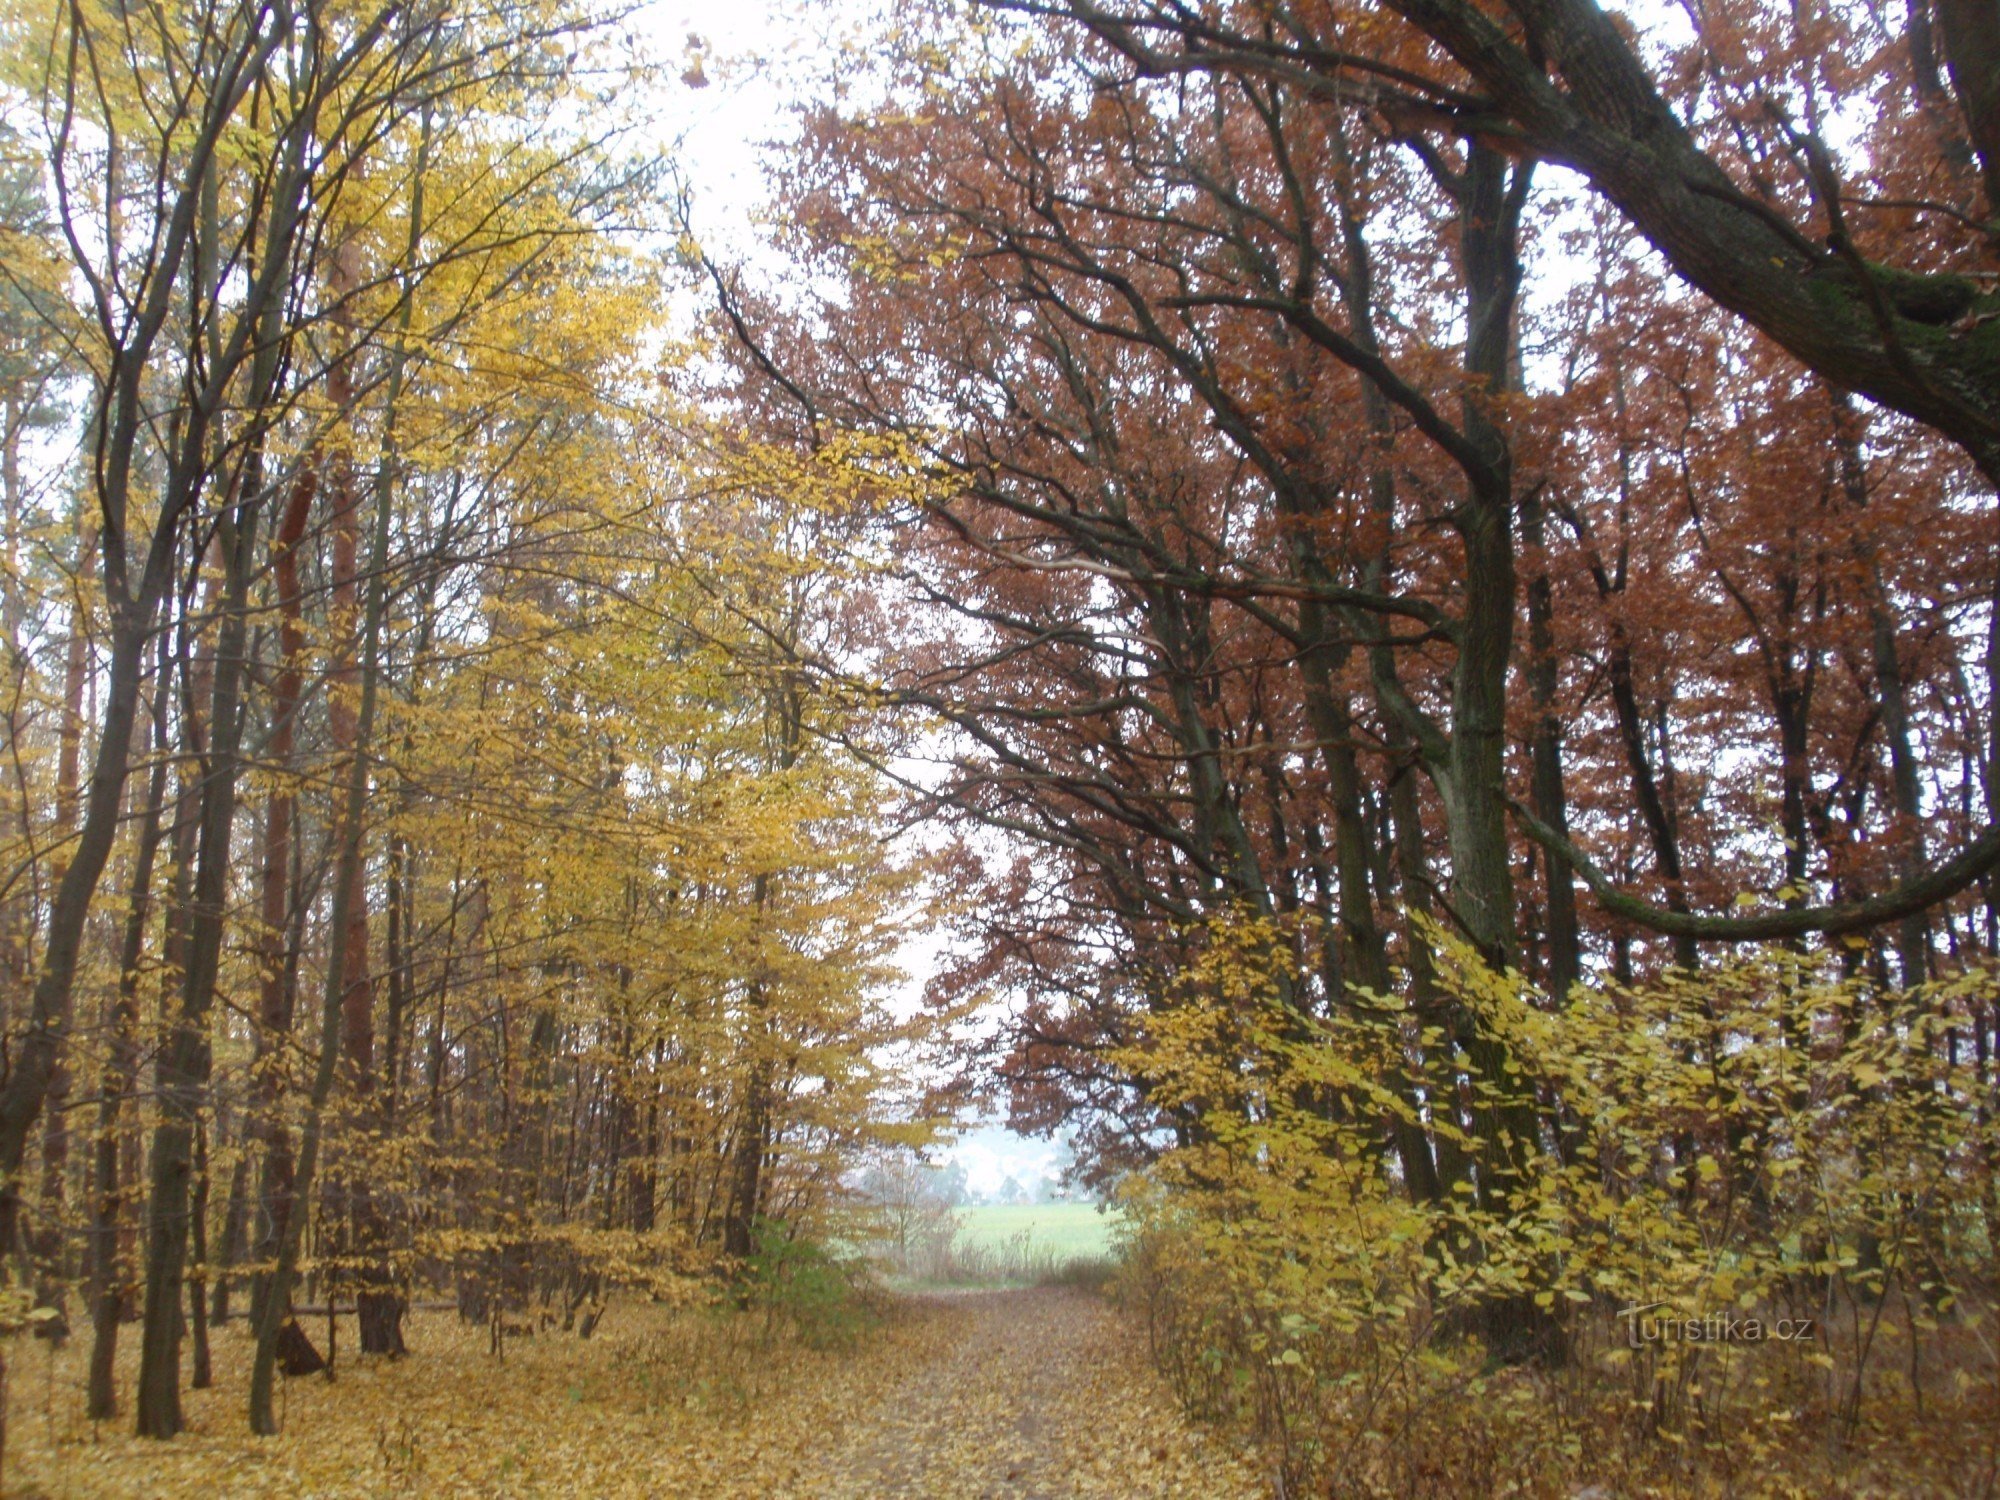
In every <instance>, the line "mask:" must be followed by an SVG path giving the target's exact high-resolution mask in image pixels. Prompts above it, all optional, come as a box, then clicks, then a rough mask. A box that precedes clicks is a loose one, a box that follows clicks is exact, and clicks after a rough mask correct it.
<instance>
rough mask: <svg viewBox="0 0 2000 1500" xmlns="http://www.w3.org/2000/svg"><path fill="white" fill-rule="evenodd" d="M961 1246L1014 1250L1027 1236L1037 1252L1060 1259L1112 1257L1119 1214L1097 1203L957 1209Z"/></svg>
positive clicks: (1028, 1243)
mask: <svg viewBox="0 0 2000 1500" xmlns="http://www.w3.org/2000/svg"><path fill="white" fill-rule="evenodd" d="M953 1216H954V1217H955V1218H956V1219H957V1220H958V1222H959V1226H960V1228H959V1233H958V1239H959V1243H960V1244H962V1245H965V1246H967V1247H968V1248H978V1249H982V1250H999V1249H1003V1248H1012V1247H1014V1246H1015V1245H1016V1244H1018V1243H1019V1242H1020V1241H1021V1240H1022V1239H1023V1238H1024V1237H1025V1239H1026V1242H1027V1248H1028V1249H1029V1250H1030V1251H1031V1252H1035V1253H1040V1254H1046V1255H1051V1256H1054V1257H1055V1258H1056V1259H1058V1260H1085V1259H1090V1258H1094V1257H1097V1256H1104V1255H1109V1254H1110V1253H1111V1236H1112V1234H1113V1233H1114V1232H1115V1231H1116V1229H1117V1227H1118V1210H1116V1209H1111V1210H1108V1211H1106V1212H1104V1213H1099V1212H1098V1210H1097V1205H1096V1204H1094V1203H1020V1204H1012V1203H1009V1204H991V1205H986V1204H982V1205H978V1206H975V1207H969V1208H960V1209H955V1210H953Z"/></svg>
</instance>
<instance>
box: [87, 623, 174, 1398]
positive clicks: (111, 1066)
mask: <svg viewBox="0 0 2000 1500" xmlns="http://www.w3.org/2000/svg"><path fill="white" fill-rule="evenodd" d="M171 660H172V656H171V653H170V650H169V647H168V643H167V637H166V636H165V635H162V636H161V638H160V649H159V656H158V662H159V669H158V672H157V674H156V676H155V681H154V687H153V713H152V715H151V716H150V717H149V719H148V720H147V727H148V730H149V731H150V734H149V735H148V736H142V738H141V740H140V742H139V746H138V751H139V755H140V756H141V757H143V756H145V755H146V754H147V753H149V752H150V753H151V754H152V755H153V756H154V757H155V759H154V761H153V770H152V775H151V776H150V777H149V778H148V782H147V788H146V795H145V808H144V811H143V812H142V813H141V815H140V823H139V843H138V850H137V852H136V854H135V856H134V858H133V862H132V887H131V894H130V896H129V897H128V905H127V911H126V918H125V939H124V944H123V947H122V949H121V950H120V953H119V958H118V992H117V998H116V999H115V1000H114V1001H113V1004H112V1010H111V1027H110V1030H111V1052H110V1056H109V1057H108V1059H107V1060H106V1062H105V1067H104V1079H103V1086H102V1091H101V1093H100V1096H99V1099H98V1106H97V1140H96V1152H95V1161H94V1164H93V1166H94V1171H93V1179H92V1187H93V1192H92V1201H91V1229H90V1320H91V1342H90V1374H89V1390H88V1396H87V1407H88V1410H89V1414H90V1417H91V1419H92V1420H93V1421H102V1420H104V1419H106V1418H109V1417H115V1416H117V1415H118V1386H117V1378H116V1374H115V1369H116V1360H117V1356H118V1323H119V1320H120V1318H121V1317H122V1316H123V1314H124V1310H125V1301H126V1293H125V1287H124V1284H123V1283H124V1275H125V1269H126V1268H125V1265H124V1260H125V1257H124V1255H122V1254H121V1253H120V1251H121V1246H120V1243H119V1241H120V1235H119V1227H120V1223H121V1220H122V1219H123V1218H124V1212H123V1210H124V1206H125V1195H124V1193H123V1192H122V1191H121V1190H120V1189H121V1178H122V1173H121V1172H120V1170H119V1160H118V1157H119V1145H120V1137H121V1134H122V1132H121V1129H120V1123H119V1122H120V1117H121V1115H122V1114H124V1113H125V1111H126V1110H127V1109H128V1108H129V1105H130V1101H131V1096H132V1086H133V1084H134V1082H135V1081H136V1080H137V1078H138V1072H139V969H140V964H141V961H142V960H143V958H144V956H145V951H146V927H147V925H148V923H149V921H150V919H151V915H152V904H153V903H152V895H153V892H152V887H153V864H154V861H155V859H156V858H157V857H158V854H159V847H160V815H161V812H162V810H163V808H164V807H165V805H166V795H167V757H166V753H165V751H166V740H167V725H166V684H167V673H168V667H169V664H170V662H171ZM148 738H150V741H151V743H150V745H148V744H147V742H146V741H147V739H148Z"/></svg>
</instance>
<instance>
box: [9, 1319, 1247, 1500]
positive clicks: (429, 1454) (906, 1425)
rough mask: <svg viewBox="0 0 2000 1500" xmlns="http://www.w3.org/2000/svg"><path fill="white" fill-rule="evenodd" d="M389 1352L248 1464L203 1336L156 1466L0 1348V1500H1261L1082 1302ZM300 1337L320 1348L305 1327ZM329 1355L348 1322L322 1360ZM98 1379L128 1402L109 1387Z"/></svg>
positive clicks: (34, 1358) (236, 1399)
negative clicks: (818, 1344)
mask: <svg viewBox="0 0 2000 1500" xmlns="http://www.w3.org/2000/svg"><path fill="white" fill-rule="evenodd" d="M408 1328H409V1335H410V1345H411V1348H412V1349H413V1350H414V1351H415V1353H414V1354H413V1356H412V1357H411V1358H409V1359H405V1360H398V1361H394V1362H389V1361H382V1360H373V1359H369V1360H363V1359H358V1358H355V1357H353V1356H352V1355H350V1354H347V1353H343V1354H342V1355H341V1356H340V1358H339V1360H338V1362H337V1368H336V1378H335V1379H334V1380H333V1381H332V1382H330V1383H329V1382H328V1381H326V1380H325V1379H323V1378H322V1377H319V1376H310V1377H306V1378H304V1379H301V1380H296V1381H292V1382H290V1383H289V1389H288V1390H287V1391H286V1393H285V1419H286V1425H285V1432H284V1435H283V1436H281V1437H279V1438H276V1439H271V1440H264V1441H259V1440H257V1439H254V1438H251V1437H249V1436H248V1435H247V1433H246V1432H245V1429H244V1419H243V1411H244V1390H245V1385H246V1381H247V1377H248V1366H249V1344H248V1340H247V1337H246V1336H245V1334H244V1332H243V1325H242V1324H241V1323H234V1324H231V1325H229V1326H227V1327H226V1328H223V1329H218V1330H217V1331H216V1334H215V1368H216V1381H215V1385H214V1386H213V1387H212V1388H211V1389H209V1390H206V1391H190V1392H188V1393H187V1396H186V1403H187V1405H186V1411H187V1416H188V1431H187V1432H186V1433H184V1434H183V1435H182V1436H181V1437H180V1438H179V1439H177V1440H175V1441H174V1442H171V1443H164V1444H162V1443H155V1442H149V1441H145V1440H142V1439H139V1438H136V1437H133V1436H132V1435H131V1433H130V1428H129V1425H128V1423H127V1422H126V1421H125V1420H123V1419H121V1420H119V1421H117V1422H111V1423H104V1424H100V1425H97V1426H95V1427H94V1426H93V1425H92V1424H91V1423H89V1422H87V1421H86V1420H84V1418H83V1416H82V1412H83V1400H82V1389H81V1382H82V1378H83V1367H84V1360H85V1357H86V1350H85V1341H84V1340H81V1339H79V1340H74V1341H72V1342H71V1344H70V1345H69V1346H68V1347H67V1348H66V1349H64V1350H63V1351H62V1352H61V1353H59V1354H53V1355H52V1354H51V1353H50V1352H49V1351H48V1350H47V1349H46V1348H45V1347H43V1346H35V1345H31V1344H30V1343H29V1341H27V1340H16V1341H13V1343H12V1346H11V1347H10V1348H9V1350H8V1366H9V1371H10V1379H9V1387H10V1389H9V1392H8V1400H7V1407H8V1419H9V1420H8V1431H7V1448H6V1455H5V1468H4V1476H0V1478H4V1494H5V1495H6V1496H7V1497H10V1500H19V1497H24V1496H43V1497H50V1500H54V1497H71V1496H76V1497H95V1496H116V1497H120V1500H127V1497H141V1496H147V1497H151V1496H162V1497H165V1496H194V1495H200V1496H239V1495H240V1496H246V1497H248V1496H270V1497H279V1496H283V1497H287V1500H297V1497H301V1496H306V1495H310V1496H313V1497H331V1496H363V1495H366V1496H380V1495H426V1496H429V1495H439V1496H447V1495H448V1496H475V1495H476V1496H497V1495H506V1496H514V1495H524V1496H525V1495H560V1496H571V1495H579V1496H580V1495H591V1496H620V1495H632V1496H637V1495H660V1496H678V1495H688V1496H703V1497H707V1496H717V1497H728V1496H745V1497H749V1496H757V1497H763V1496H800V1497H805V1496H829V1497H834V1496H855V1497H860V1496H895V1495H909V1496H925V1497H937V1500H958V1497H968V1500H969V1497H987V1496H993V1497H1000V1496H1006V1497H1014V1496H1019V1497H1031V1496H1033V1497H1058V1496H1079V1497H1087V1496H1121V1497H1126V1496H1129V1497H1140V1496H1162V1497H1164V1496H1178V1495H1201V1496H1204V1497H1214V1500H1231V1497H1235V1496H1242V1497H1245V1500H1248V1497H1251V1496H1255V1495H1259V1494H1262V1493H1264V1492H1265V1491H1264V1487H1263V1485H1262V1484H1261V1483H1260V1480H1259V1477H1258V1472H1257V1469H1256V1468H1255V1466H1254V1465H1252V1464H1251V1463H1250V1462H1249V1461H1248V1460H1247V1459H1246V1458H1244V1457H1243V1456H1241V1455H1239V1454H1237V1453H1236V1452H1234V1451H1233V1450H1231V1449H1230V1448H1229V1447H1228V1446H1227V1445H1225V1444H1224V1443H1222V1442H1221V1441H1220V1440H1219V1439H1218V1438H1216V1437H1215V1436H1213V1435H1212V1434H1209V1433H1207V1432H1205V1431H1203V1430H1202V1429H1200V1428H1198V1427H1195V1426H1192V1425H1190V1424H1189V1423H1188V1422H1187V1421H1186V1420H1185V1419H1183V1417H1182V1416H1181V1414H1180V1413H1179V1411H1178V1410H1177V1409H1176V1408H1175V1406H1174V1404H1173V1402H1172V1400H1171V1398H1170V1397H1169V1396H1168V1394H1167V1392H1166V1390H1165V1388H1164V1387H1163V1386H1162V1385H1161V1384H1160V1382H1159V1380H1158V1379H1157V1377H1156V1376H1155V1375H1154V1373H1153V1371H1152V1369H1151V1367H1150V1365H1149V1364H1148V1362H1147V1359H1146V1349H1145V1340H1144V1337H1143V1335H1142V1334H1140V1333H1139V1332H1138V1331H1137V1330H1135V1329H1134V1328H1132V1327H1131V1325H1130V1323H1129V1322H1128V1320H1126V1319H1124V1318H1122V1317H1121V1316H1119V1315H1118V1314H1117V1313H1116V1312H1115V1311H1114V1310H1113V1309H1112V1308H1111V1307H1110V1306H1108V1305H1107V1304H1106V1303H1105V1302H1104V1301H1103V1300H1102V1299H1101V1298H1099V1297H1096V1296H1094V1295H1091V1294H1089V1293H1085V1292H1079V1291H1072V1290H1067V1289H1060V1288H1030V1289H1024V1290H1013V1291H980V1292H961V1293H956V1294H940V1295H910V1296H902V1297H897V1298H895V1299H893V1300H892V1301H891V1302H889V1303H888V1305H887V1307H886V1309H885V1311H884V1313H883V1316H882V1318H881V1320H880V1321H879V1322H878V1323H876V1324H875V1325H874V1326H873V1327H871V1328H868V1329H865V1330H863V1331H861V1332H860V1333H859V1334H858V1335H856V1336H855V1338H854V1339H853V1340H852V1342H851V1343H849V1344H848V1345H847V1347H845V1348H832V1349H826V1348H818V1349H816V1348H812V1347H809V1346H808V1345H806V1344H804V1343H801V1342H799V1341H798V1340H796V1339H795V1338H791V1337H788V1336H787V1335H785V1334H784V1333H783V1332H782V1331H773V1330H769V1329H767V1328H766V1327H765V1325H764V1324H763V1321H762V1320H761V1319H760V1318H757V1317H756V1316H755V1315H749V1316H745V1315H727V1316H718V1315H716V1314H713V1313H703V1312H698V1311H679V1312H677V1311H674V1310H671V1309H667V1308H662V1307H655V1306H651V1305H647V1304H615V1305H614V1306H613V1307H612V1309H611V1311H610V1313H609V1314H608V1315H607V1316H606V1318H605V1321H604V1323H603V1325H602V1328H601V1331H600V1332H599V1333H598V1335H597V1336H596V1337H595V1338H593V1339H592V1340H590V1341H589V1342H583V1341H581V1340H578V1339H577V1338H576V1337H575V1336H574V1335H564V1334H561V1333H559V1332H549V1333H544V1334H541V1335H539V1336H537V1337H533V1338H527V1339H520V1340H513V1341H510V1342H509V1344H508V1345H507V1347H506V1350H505V1352H504V1355H503V1356H501V1357H499V1358H497V1359H496V1357H495V1356H494V1355H493V1354H492V1353H490V1352H489V1350H488V1346H487V1335H486V1332H485V1330H484V1329H479V1328H467V1327H464V1326H462V1325H460V1324H459V1323H458V1322H457V1320H456V1319H455V1318H453V1317H452V1316H451V1315H450V1314H445V1313H420V1314H417V1315H415V1316H413V1317H412V1319H411V1320H410V1323H409V1325H408ZM136 1332H137V1330H136V1329H132V1330H129V1333H131V1334H136ZM313 1333H314V1337H315V1339H316V1341H318V1342H320V1343H322V1344H323V1343H324V1333H325V1328H324V1323H323V1322H321V1323H319V1324H318V1326H317V1327H315V1328H314V1329H313ZM351 1335H352V1324H351V1322H349V1323H348V1326H347V1327H345V1328H343V1329H342V1330H341V1337H342V1344H343V1347H345V1346H346V1343H347V1340H348V1338H349V1337H351ZM122 1342H124V1343H125V1344H126V1345H128V1346H129V1345H130V1344H131V1343H133V1342H134V1340H133V1339H132V1338H131V1337H128V1338H127V1339H125V1340H123V1341H122ZM121 1352H123V1353H125V1354H127V1355H128V1356H129V1353H130V1350H129V1347H128V1348H127V1349H126V1350H124V1351H121ZM121 1373H122V1375H123V1377H124V1385H123V1389H124V1390H126V1391H128V1392H129V1390H130V1389H131V1385H130V1381H131V1376H132V1374H133V1373H134V1371H133V1370H132V1369H131V1368H130V1365H129V1363H128V1364H127V1365H126V1367H125V1368H124V1369H123V1370H122V1371H121Z"/></svg>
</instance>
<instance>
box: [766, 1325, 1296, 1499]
mask: <svg viewBox="0 0 2000 1500" xmlns="http://www.w3.org/2000/svg"><path fill="white" fill-rule="evenodd" d="M910 1300H912V1301H921V1302H922V1303H923V1304H925V1305H924V1307H923V1309H922V1313H923V1316H924V1317H925V1319H926V1321H928V1322H930V1323H931V1324H932V1325H933V1327H934V1329H935V1333H934V1335H933V1337H931V1338H929V1339H927V1340H926V1343H927V1344H928V1345H929V1346H930V1349H931V1352H930V1353H929V1354H928V1355H927V1356H926V1357H925V1358H924V1359H923V1360H922V1361H921V1362H920V1363H919V1364H917V1365H916V1366H915V1367H914V1368H912V1369H911V1370H910V1371H909V1373H908V1374H907V1375H906V1376H905V1377H904V1378H903V1379H902V1380H901V1381H899V1382H898V1383H897V1384H895V1385H894V1386H892V1387H890V1389H889V1390H888V1391H887V1392H886V1393H885V1394H884V1395H883V1397H882V1398H881V1399H880V1400H878V1401H876V1402H875V1403H874V1404H873V1405H872V1406H871V1407H869V1408H868V1409H867V1410H866V1411H865V1412H864V1413H863V1414H862V1415H861V1416H860V1419H859V1420H856V1421H853V1422H851V1423H850V1424H849V1425H848V1426H847V1427H846V1428H845V1430H843V1431H840V1432H835V1433H830V1434H828V1438H829V1442H828V1446H827V1448H826V1450H825V1452H824V1456H823V1458H821V1459H820V1461H819V1462H818V1463H817V1464H816V1466H815V1467H814V1469H812V1470H809V1471H808V1472H806V1473H802V1474H800V1475H799V1476H798V1479H797V1481H796V1483H797V1487H796V1488H795V1489H789V1490H788V1493H790V1494H793V1495H797V1496H825V1497H849V1496H852V1497H861V1496H892V1495H908V1496H925V1497H936V1500H974V1497H978V1500H988V1497H995V1500H997V1497H1009V1500H1012V1497H1021V1500H1029V1497H1034V1500H1063V1497H1068V1496H1120V1497H1127V1496H1130V1497H1138V1496H1188V1495H1199V1496H1203V1497H1214V1500H1229V1497H1234V1496H1242V1497H1245V1500H1248V1497H1251V1496H1256V1495H1262V1494H1264V1493H1266V1491H1265V1488H1264V1486H1263V1484H1262V1482H1261V1481H1260V1479H1259V1477H1258V1473H1257V1470H1256V1469H1255V1468H1254V1467H1253V1466H1252V1465H1251V1464H1249V1463H1248V1462H1247V1461H1246V1460H1244V1459H1243V1458H1241V1457H1240V1456H1238V1455H1236V1454H1234V1453H1232V1452H1230V1451H1229V1449H1228V1448H1227V1447H1226V1446H1225V1445H1224V1444H1223V1443H1222V1442H1220V1441H1219V1440H1218V1439H1217V1438H1215V1437H1214V1436H1213V1435H1211V1434H1208V1433H1205V1432H1203V1431H1202V1430H1200V1429H1199V1428H1197V1427H1195V1426H1193V1425H1192V1424H1190V1423H1189V1422H1188V1421H1187V1420H1186V1419H1185V1418H1184V1417H1183V1416H1182V1415H1181V1413H1180V1411H1179V1409H1178V1408H1177V1407H1176V1406H1175V1404H1174V1402H1173V1400H1172V1398H1171V1396H1170V1395H1169V1394H1168V1392H1167V1390H1166V1388H1165V1386H1164V1385H1163V1384H1162V1383H1161V1381H1160V1379H1159V1377H1158V1376H1157V1375H1156V1374H1155V1372H1154V1371H1153V1368H1152V1366H1151V1364H1150V1363H1149V1361H1148V1359H1147V1356H1146V1348H1145V1343H1144V1340H1143V1338H1142V1337H1140V1336H1139V1335H1138V1334H1137V1332H1136V1331H1135V1330H1134V1329H1133V1328H1132V1327H1131V1326H1130V1323H1129V1320H1125V1319H1121V1318H1119V1317H1118V1316H1117V1314H1115V1313H1114V1312H1113V1311H1112V1310H1111V1309H1110V1308H1109V1307H1107V1306H1106V1305H1105V1304H1104V1303H1103V1301H1101V1300H1100V1299H1098V1298H1096V1297H1093V1296H1090V1295H1088V1294H1086V1293H1082V1292H1076V1291H1070V1290H1067V1289H1063V1288H1046V1287H1037V1288H1031V1289H1026V1290H1020V1291H992V1292H964V1293H957V1294H949V1295H947V1294H937V1295H932V1296H913V1297H912V1298H911V1299H910Z"/></svg>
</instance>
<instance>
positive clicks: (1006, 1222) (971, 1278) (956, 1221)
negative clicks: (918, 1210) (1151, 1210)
mask: <svg viewBox="0 0 2000 1500" xmlns="http://www.w3.org/2000/svg"><path fill="white" fill-rule="evenodd" d="M1117 1227H1118V1216H1117V1215H1116V1214H1115V1213H1103V1214H1101V1213H1099V1212H1098V1211H1097V1209H1096V1207H1095V1206H1094V1205H1092V1204H1088V1203H1042V1204H1009V1205H1005V1206H992V1207H985V1206H982V1207H970V1208H957V1209H953V1210H951V1211H950V1212H949V1213H940V1214H938V1215H937V1216H936V1217H935V1218H932V1219H930V1220H927V1221H926V1222H925V1223H924V1224H923V1225H921V1226H920V1227H918V1228H917V1229H916V1230H914V1232H913V1233H912V1234H911V1237H910V1239H909V1241H908V1243H907V1245H906V1246H905V1247H904V1249H903V1250H902V1251H901V1252H892V1253H888V1254H883V1255H880V1256H879V1257H878V1264H879V1265H880V1267H881V1269H882V1270H883V1271H884V1272H885V1273H886V1276H887V1279H888V1283H889V1285H891V1286H892V1287H916V1288H921V1287H1010V1286H1054V1285H1062V1286H1080V1287H1094V1286H1099V1285H1102V1284H1103V1282H1104V1280H1105V1279H1106V1278H1107V1277H1108V1276H1109V1275H1110V1274H1111V1270H1112V1267H1113V1263H1114V1262H1113V1256H1114V1255H1115V1253H1116V1247H1115V1245H1114V1243H1113V1236H1114V1234H1115V1232H1116V1230H1117Z"/></svg>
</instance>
